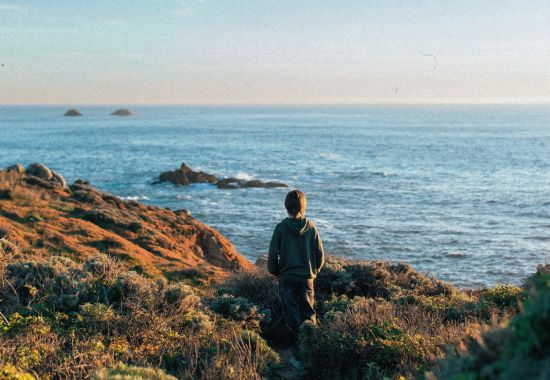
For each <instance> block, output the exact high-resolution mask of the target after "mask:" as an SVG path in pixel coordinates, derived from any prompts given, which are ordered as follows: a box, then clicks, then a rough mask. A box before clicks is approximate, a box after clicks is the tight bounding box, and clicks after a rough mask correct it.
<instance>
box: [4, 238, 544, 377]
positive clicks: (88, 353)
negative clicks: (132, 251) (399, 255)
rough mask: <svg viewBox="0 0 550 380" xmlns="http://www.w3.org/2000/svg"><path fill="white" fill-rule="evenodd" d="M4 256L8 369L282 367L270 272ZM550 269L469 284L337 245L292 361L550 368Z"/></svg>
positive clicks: (474, 369) (115, 373) (468, 372)
mask: <svg viewBox="0 0 550 380" xmlns="http://www.w3.org/2000/svg"><path fill="white" fill-rule="evenodd" d="M0 256H1V257H0V279H1V281H0V312H1V313H2V315H1V316H0V321H1V322H0V374H2V378H8V379H30V378H35V377H40V378H94V379H171V378H174V377H176V378H182V379H259V378H273V379H276V378H278V377H277V376H278V374H279V372H278V363H279V356H278V355H277V352H276V350H275V349H280V348H281V347H287V346H288V342H287V341H286V340H285V339H283V337H284V336H285V333H284V323H283V320H282V310H281V306H280V303H279V299H278V294H277V281H276V279H275V278H274V277H272V276H270V275H268V274H267V273H266V272H263V271H261V270H254V271H246V272H238V273H235V274H234V275H232V276H230V277H229V278H227V279H226V280H225V281H224V282H222V283H221V284H217V285H212V284H201V283H200V282H197V283H196V284H192V283H191V284H190V281H189V279H188V278H185V279H183V280H184V281H185V282H180V279H179V278H178V277H177V276H176V277H174V279H173V280H165V279H159V278H152V277H144V276H142V275H140V274H138V273H136V272H133V271H128V270H127V269H125V267H124V266H123V263H121V262H120V261H117V260H114V259H113V258H110V257H109V256H106V255H96V256H93V257H91V258H87V259H84V260H83V261H75V260H72V259H69V258H67V257H62V256H50V257H49V258H48V259H47V260H46V259H40V258H36V259H32V260H29V259H25V257H28V256H25V257H23V256H21V255H20V252H19V251H18V248H17V246H16V245H14V244H13V243H11V242H10V241H8V240H6V239H0ZM549 273H550V267H549V266H547V267H541V268H540V269H539V271H538V272H537V274H535V275H534V276H532V277H531V278H530V279H529V280H528V281H527V282H526V284H525V285H524V286H523V287H515V286H509V285H499V286H496V287H493V288H489V289H480V290H476V291H468V292H466V291H462V290H460V289H457V288H455V287H453V286H450V285H448V284H445V283H443V282H441V281H439V280H437V279H435V278H433V277H429V276H425V275H422V274H420V273H418V272H416V271H415V270H413V269H412V268H411V267H410V266H408V265H406V264H402V263H397V264H391V263H388V262H367V261H348V260H341V259H330V260H329V261H328V263H327V266H326V268H325V269H324V270H323V271H322V273H321V275H320V276H319V277H318V279H317V281H316V305H317V311H318V317H319V324H318V325H313V324H309V323H307V324H305V325H303V326H302V328H301V331H300V335H299V342H298V345H297V347H295V348H294V353H295V355H296V357H297V359H298V360H299V363H300V368H299V370H298V371H295V372H294V375H295V376H296V378H302V379H325V378H330V379H383V378H389V379H392V378H393V379H398V378H402V377H404V378H429V379H435V378H439V379H447V378H454V379H500V378H527V376H526V375H525V376H523V375H522V374H521V373H520V369H521V368H528V371H527V370H526V371H525V373H526V374H529V376H530V377H532V378H544V376H546V375H547V374H548V373H549V372H548V368H550V365H549V364H548V361H549V360H550V359H549V354H548V350H547V347H548V346H549V345H550V336H549V335H548V331H550V326H548V321H549V318H548V316H549V315H550V302H549V301H548V300H549V299H550V298H548V297H550V296H549V294H550V293H549V291H548V287H549V285H550V280H549ZM191 274H192V273H191ZM545 371H546V372H545ZM522 376H523V377H522Z"/></svg>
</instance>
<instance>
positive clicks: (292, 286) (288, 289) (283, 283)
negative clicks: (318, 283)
mask: <svg viewBox="0 0 550 380" xmlns="http://www.w3.org/2000/svg"><path fill="white" fill-rule="evenodd" d="M313 295H314V291H313V280H311V279H310V280H307V279H292V280H290V279H286V278H285V279H283V278H281V279H280V281H279V296H280V298H281V303H282V305H283V313H284V316H285V321H286V325H287V326H288V328H289V329H290V330H291V331H292V332H293V333H294V334H298V330H299V329H300V325H301V324H302V322H304V321H308V320H309V321H312V322H313V323H316V321H317V319H316V315H315V309H314V308H313Z"/></svg>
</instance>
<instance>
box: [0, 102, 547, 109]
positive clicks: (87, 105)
mask: <svg viewBox="0 0 550 380" xmlns="http://www.w3.org/2000/svg"><path fill="white" fill-rule="evenodd" d="M38 106H41V107H69V108H74V107H100V106H101V107H111V106H112V107H134V106H136V107H147V106H150V107H155V106H168V107H171V106H172V107H173V106H181V107H362V106H550V102H548V103H543V102H409V103H407V102H400V103H397V102H370V103H351V102H350V103H328V102H327V103H2V104H0V107H38Z"/></svg>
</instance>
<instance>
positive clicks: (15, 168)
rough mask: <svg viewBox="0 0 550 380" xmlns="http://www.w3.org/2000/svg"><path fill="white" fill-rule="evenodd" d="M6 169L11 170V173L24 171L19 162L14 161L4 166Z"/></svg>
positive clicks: (22, 172)
mask: <svg viewBox="0 0 550 380" xmlns="http://www.w3.org/2000/svg"><path fill="white" fill-rule="evenodd" d="M6 171H7V172H13V173H19V174H24V173H25V168H24V167H23V165H21V164H20V163H16V164H15V165H12V166H8V167H7V168H6Z"/></svg>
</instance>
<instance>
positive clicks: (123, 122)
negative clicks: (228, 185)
mask: <svg viewBox="0 0 550 380" xmlns="http://www.w3.org/2000/svg"><path fill="white" fill-rule="evenodd" d="M67 108H68V107H66V108H64V107H58V106H55V107H54V106H51V107H43V106H10V107H8V106H1V107H0V136H1V139H0V167H6V166H8V165H11V164H13V163H15V162H21V163H23V164H24V165H27V164H29V163H31V162H42V163H44V164H46V165H47V166H49V167H50V168H52V169H53V170H56V171H58V172H60V173H61V174H62V175H64V176H65V178H66V179H67V180H68V181H69V182H72V181H74V180H76V179H85V180H89V181H90V182H91V183H92V184H93V185H94V186H96V187H98V188H100V189H102V190H104V191H108V192H111V193H113V194H115V195H117V196H120V197H121V198H124V199H134V200H137V201H139V202H143V203H147V204H152V205H157V206H162V207H169V208H172V209H189V210H190V211H191V213H192V214H193V216H195V217H196V218H198V219H199V220H201V221H203V222H205V223H207V224H209V225H211V226H213V227H215V228H217V229H218V230H219V231H220V232H221V233H223V234H224V235H225V236H227V237H228V238H229V239H230V240H231V241H233V242H234V243H235V245H236V247H237V249H238V251H239V252H240V253H242V254H243V255H245V256H246V257H248V258H249V259H251V260H252V261H254V260H255V258H256V257H258V256H259V255H261V254H265V253H266V252H267V247H268V245H269V240H270V238H271V233H272V230H273V228H274V226H275V224H276V223H278V222H279V221H280V220H281V219H282V218H284V217H285V210H284V205H283V203H284V197H285V194H286V192H287V191H288V189H239V190H221V189H217V188H216V187H215V186H213V185H208V184H195V185H190V186H188V187H178V186H174V185H172V184H166V183H165V184H160V185H159V184H157V185H154V184H152V183H153V181H154V180H155V179H157V178H158V175H159V173H160V172H162V171H166V170H173V169H176V168H178V167H179V166H180V164H181V163H182V162H185V163H186V164H188V165H189V166H191V167H192V168H194V169H200V170H203V171H205V172H208V173H211V174H215V175H217V176H219V177H239V178H257V179H260V180H263V181H267V180H274V181H282V182H285V183H287V184H288V185H289V186H290V187H291V188H298V189H301V190H302V191H304V192H305V193H306V195H307V197H308V211H307V216H308V217H309V218H311V219H312V220H313V221H314V222H315V224H316V225H317V227H318V230H319V232H320V234H321V237H322V238H323V242H324V245H325V249H326V251H327V253H328V254H329V255H339V256H345V257H350V258H365V259H369V260H373V259H383V260H391V261H405V262H407V263H410V264H411V265H413V266H414V268H416V269H417V270H420V271H422V272H426V273H429V274H432V275H434V276H437V277H438V278H440V279H442V280H445V281H450V282H452V283H454V284H456V285H457V286H460V287H478V286H491V285H494V284H496V283H514V284H519V283H521V281H522V279H523V278H524V277H525V276H526V275H528V274H530V273H532V272H533V271H534V270H535V268H536V266H537V264H541V263H548V262H550V192H549V190H550V106H504V105H502V106H459V105H453V106H312V107H305V106H304V107H297V106H296V107H283V106H273V107H262V106H234V107H229V106H135V107H130V108H131V110H132V111H133V112H135V115H134V116H131V117H115V116H110V113H111V112H112V111H113V110H114V109H115V108H118V107H114V106H93V107H92V106H86V107H84V106H83V107H78V108H79V110H80V111H81V112H82V113H83V116H81V117H73V118H71V117H64V116H63V113H64V112H65V111H66V109H67Z"/></svg>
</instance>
